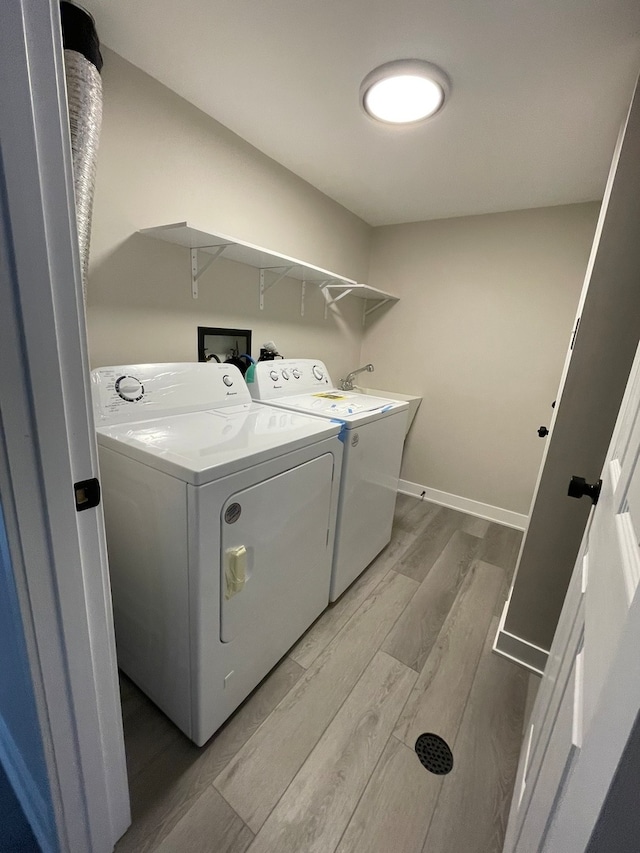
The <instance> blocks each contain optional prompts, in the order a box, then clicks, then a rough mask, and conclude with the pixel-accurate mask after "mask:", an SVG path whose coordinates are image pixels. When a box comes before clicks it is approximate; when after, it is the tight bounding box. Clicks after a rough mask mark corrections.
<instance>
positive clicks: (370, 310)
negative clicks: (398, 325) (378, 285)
mask: <svg viewBox="0 0 640 853" xmlns="http://www.w3.org/2000/svg"><path fill="white" fill-rule="evenodd" d="M387 302H391V299H380V300H378V301H377V302H375V303H374V304H373V305H372V306H371V308H367V305H368V304H369V300H368V299H365V301H364V309H363V311H362V325H363V326H364V325H365V324H366V322H367V317H368V316H369V314H373V312H374V311H377V310H378V308H382V306H383V305H386V304H387Z"/></svg>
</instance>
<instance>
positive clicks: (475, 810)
mask: <svg viewBox="0 0 640 853" xmlns="http://www.w3.org/2000/svg"><path fill="white" fill-rule="evenodd" d="M521 535H522V534H521V533H519V532H518V531H516V530H512V529H510V528H507V527H502V526H500V525H497V524H493V523H489V522H486V521H483V520H481V519H477V518H473V517H471V516H468V515H464V514H463V513H460V512H456V511H454V510H451V509H447V508H444V507H439V506H436V505H434V504H429V503H427V502H422V501H419V500H417V499H415V498H409V497H405V496H402V495H400V496H399V497H398V502H397V505H396V516H395V523H394V531H393V537H392V540H391V542H390V543H389V545H388V546H387V547H386V548H385V550H384V551H383V552H382V553H381V554H380V555H379V556H378V558H377V559H376V560H375V561H374V562H373V563H372V564H371V566H370V567H369V568H368V569H367V570H366V571H365V572H364V574H363V575H362V576H361V577H360V578H359V579H358V580H357V581H356V582H355V583H354V584H353V585H352V586H351V587H350V588H349V589H348V590H347V592H346V593H345V594H344V595H343V596H342V598H341V599H340V600H339V601H338V602H336V603H335V604H334V605H333V606H332V607H330V608H329V609H328V610H327V611H326V612H325V613H324V614H323V615H322V616H321V617H320V618H319V619H318V620H317V621H316V622H315V623H314V625H312V626H311V628H310V629H309V630H308V631H307V633H306V634H305V635H304V636H303V637H302V638H301V639H300V640H299V642H298V643H297V644H296V646H295V647H294V648H293V649H291V650H290V652H289V654H288V655H287V656H286V657H285V658H283V660H282V661H281V662H280V663H279V664H278V666H277V667H276V668H275V669H274V670H273V671H272V672H271V673H270V674H269V676H268V677H267V678H266V679H265V680H264V681H263V682H262V684H261V685H260V686H259V687H258V688H257V689H256V690H255V691H254V692H253V693H252V694H251V696H250V697H249V698H248V699H247V700H246V701H245V702H244V704H243V705H242V706H241V707H240V708H239V709H238V710H237V711H236V713H235V714H234V715H233V716H232V717H231V718H230V719H229V720H228V721H227V722H226V724H225V725H224V726H223V727H222V728H221V729H220V730H219V732H217V733H216V734H215V735H214V736H213V737H212V738H211V740H210V741H209V742H208V744H206V745H205V746H204V747H202V748H201V749H199V748H197V747H196V746H194V745H193V744H192V743H191V742H190V741H188V740H187V738H185V737H184V736H183V735H182V734H181V732H179V731H178V729H176V728H175V727H174V726H173V725H172V723H171V722H169V720H168V719H167V718H166V717H165V716H164V715H163V714H162V713H161V712H160V711H158V710H157V709H156V708H155V706H154V705H153V704H152V703H151V702H150V701H149V700H148V699H147V698H146V697H145V696H144V695H143V694H142V693H141V692H140V691H139V690H138V689H137V688H136V687H135V685H133V684H132V683H131V682H130V681H129V680H128V679H127V678H126V676H124V675H123V676H121V692H122V707H123V720H124V728H125V745H126V751H127V764H128V770H129V783H130V789H131V804H132V813H133V823H132V826H131V828H130V829H129V831H128V832H127V833H126V835H125V836H124V837H123V838H122V839H121V840H120V842H119V843H118V845H117V847H116V853H134V851H135V853H145V851H162V853H187V851H188V852H189V853H205V851H206V853H243V852H244V851H249V853H500V851H501V850H502V842H503V838H504V832H505V824H506V818H507V815H508V810H509V803H510V799H511V793H512V789H513V784H514V780H515V774H516V768H517V762H518V753H519V750H520V744H521V739H522V731H523V719H524V715H525V707H526V704H527V689H528V685H529V680H528V675H527V673H526V672H525V671H524V670H523V669H521V668H519V667H518V666H516V665H515V664H512V663H510V662H509V661H507V660H505V659H503V658H500V657H497V656H496V655H495V654H493V653H492V651H491V644H492V642H493V638H494V636H495V632H496V629H497V615H498V614H499V612H500V610H501V607H502V604H503V602H504V599H505V597H506V594H507V590H508V587H509V583H510V580H511V576H512V574H513V570H514V567H515V562H516V558H517V555H518V549H519V546H520V539H521ZM423 732H434V733H436V734H439V735H441V736H442V737H444V738H445V739H446V740H447V742H448V743H449V745H450V746H451V748H452V750H453V755H454V767H453V770H452V772H451V773H450V774H448V775H446V776H435V775H433V774H431V773H429V772H428V771H427V770H425V769H424V768H423V767H422V765H421V764H420V762H419V760H418V757H417V755H416V754H415V751H414V744H415V741H416V738H417V737H418V735H419V734H421V733H423Z"/></svg>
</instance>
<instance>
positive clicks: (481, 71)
mask: <svg viewBox="0 0 640 853" xmlns="http://www.w3.org/2000/svg"><path fill="white" fill-rule="evenodd" d="M86 5H87V7H88V8H89V10H90V11H91V12H92V13H93V14H94V16H95V18H96V24H97V28H98V34H99V36H100V39H101V41H102V42H103V43H104V44H106V45H107V46H109V47H110V48H112V49H113V50H115V51H116V52H117V53H119V54H121V55H122V56H123V57H125V58H126V59H128V60H129V61H130V62H132V63H134V64H135V65H137V66H139V67H140V68H142V69H143V70H144V71H146V72H148V73H149V74H151V75H152V76H153V77H155V78H156V79H157V80H159V81H161V82H162V83H164V84H165V85H166V86H168V87H169V88H170V89H173V90H174V91H175V92H177V93H178V94H180V95H182V96H183V97H184V98H186V99H187V100H188V101H190V102H191V103H193V104H195V105H196V106H197V107H199V108H200V109H202V110H204V111H205V112H207V113H209V115H211V116H213V117H214V118H215V119H217V120H218V121H220V122H221V123H222V124H224V125H226V126H227V127H228V128H230V129H231V130H233V131H235V132H236V133H237V134H239V135H240V136H242V137H243V138H244V139H246V140H247V141H248V142H250V143H252V144H253V145H254V146H255V147H256V148H258V149H260V150H261V151H263V152H264V153H265V154H268V155H269V156H270V157H272V158H273V159H274V160H277V161H278V162H279V163H282V164H283V165H284V166H286V167H287V168H288V169H290V170H291V171H292V172H295V173H296V174H297V175H300V176H301V177H302V178H304V179H305V180H307V181H309V182H310V183H311V184H313V185H314V186H316V187H318V188H319V189H320V190H322V191H323V192H324V193H326V194H327V195H328V196H330V197H331V198H334V199H335V200H336V201H338V202H340V203H341V204H342V205H344V206H345V207H347V208H348V209H349V210H352V211H353V212H354V213H356V214H358V215H359V216H361V217H362V218H363V219H365V220H366V221H367V222H369V223H370V224H372V225H382V224H390V223H398V222H411V221H418V220H423V219H433V218H440V217H448V216H459V215H465V214H475V213H486V212H492V211H499V210H515V209H519V208H526V207H540V206H544V205H554V204H564V203H569V202H577V201H587V200H591V199H596V198H600V197H601V195H602V192H603V189H604V184H605V180H606V176H607V171H608V168H609V163H610V161H611V155H612V152H613V146H614V144H615V139H616V135H617V132H618V129H619V126H620V123H621V121H622V120H623V118H624V115H625V112H626V109H627V107H628V104H629V101H630V98H631V94H632V92H633V84H634V82H635V78H636V75H637V73H638V71H639V70H640V2H638V0H181V2H176V0H135V2H131V0H87V2H86ZM401 58H420V59H426V60H429V61H431V62H435V63H436V64H437V65H440V66H441V67H442V68H443V69H444V70H445V71H446V72H447V74H448V75H449V76H450V78H451V81H452V94H451V98H450V101H449V103H448V104H447V106H446V107H445V109H444V111H443V112H442V113H441V114H440V115H438V116H436V117H435V118H434V119H432V120H431V121H430V122H426V123H425V124H423V125H421V126H416V127H413V128H403V129H400V128H392V127H387V126H384V125H379V124H376V123H375V122H373V121H372V120H371V119H369V118H367V117H366V116H365V115H364V113H363V112H362V111H361V109H360V106H359V100H358V92H359V86H360V82H361V80H362V78H363V77H364V76H365V75H366V74H367V72H369V71H370V70H371V69H372V68H374V67H375V66H377V65H379V64H381V63H383V62H387V61H389V60H392V59H401Z"/></svg>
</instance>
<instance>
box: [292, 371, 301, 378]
mask: <svg viewBox="0 0 640 853" xmlns="http://www.w3.org/2000/svg"><path fill="white" fill-rule="evenodd" d="M291 372H292V373H293V378H294V379H300V371H299V370H297V369H296V370H292V371H291Z"/></svg>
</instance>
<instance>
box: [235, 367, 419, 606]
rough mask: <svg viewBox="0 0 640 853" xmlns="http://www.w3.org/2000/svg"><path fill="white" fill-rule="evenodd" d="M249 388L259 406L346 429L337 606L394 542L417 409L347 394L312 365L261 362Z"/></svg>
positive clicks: (322, 369) (336, 560)
mask: <svg viewBox="0 0 640 853" xmlns="http://www.w3.org/2000/svg"><path fill="white" fill-rule="evenodd" d="M249 389H250V391H251V396H252V397H253V398H254V399H255V400H259V401H260V402H263V403H267V404H269V405H273V406H281V407H283V408H285V409H287V410H291V411H295V412H299V413H305V414H312V415H316V416H320V417H322V418H324V419H325V420H327V421H329V422H334V421H336V422H338V423H339V424H340V426H341V439H342V441H343V443H344V458H343V461H342V478H341V484H340V503H339V506H338V520H337V529H336V543H335V553H334V560H333V574H332V579H331V594H330V599H331V601H335V600H336V599H337V598H338V597H339V596H340V595H341V594H342V593H343V592H344V591H345V589H346V588H347V587H348V586H349V585H350V584H351V583H352V582H353V581H354V580H355V579H356V578H357V577H358V575H360V574H361V573H362V572H363V571H364V569H365V568H366V567H367V566H368V565H369V563H370V562H371V561H372V560H373V559H374V557H375V556H376V555H377V554H379V553H380V551H382V549H383V548H384V546H385V545H386V544H387V543H388V542H389V540H390V539H391V527H392V525H393V513H394V508H395V503H396V496H397V491H398V477H399V474H400V462H401V460H402V448H403V444H404V437H405V426H406V420H407V412H408V409H409V406H408V404H407V403H405V402H400V401H398V400H385V399H383V398H381V397H373V396H370V395H369V394H358V393H356V392H354V391H341V390H339V389H337V388H336V387H335V386H334V385H333V383H332V382H331V378H330V376H329V372H328V370H327V368H326V367H325V365H324V364H323V363H322V362H321V361H314V360H312V359H302V358H300V359H279V360H276V361H260V362H258V364H256V367H255V373H254V378H253V382H251V383H250V384H249Z"/></svg>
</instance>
